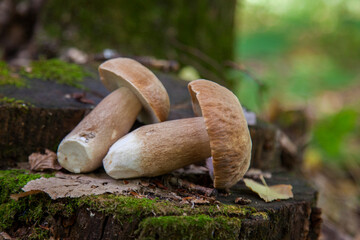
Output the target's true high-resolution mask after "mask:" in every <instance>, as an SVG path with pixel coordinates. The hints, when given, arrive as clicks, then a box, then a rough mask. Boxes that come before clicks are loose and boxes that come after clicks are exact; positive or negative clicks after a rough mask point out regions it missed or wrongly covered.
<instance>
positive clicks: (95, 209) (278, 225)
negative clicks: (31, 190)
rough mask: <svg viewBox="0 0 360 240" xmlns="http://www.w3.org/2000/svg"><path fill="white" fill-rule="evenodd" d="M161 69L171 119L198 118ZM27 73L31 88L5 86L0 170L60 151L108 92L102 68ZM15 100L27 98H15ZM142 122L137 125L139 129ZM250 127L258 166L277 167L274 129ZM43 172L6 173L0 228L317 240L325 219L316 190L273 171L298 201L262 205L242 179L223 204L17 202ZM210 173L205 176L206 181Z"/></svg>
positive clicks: (183, 86)
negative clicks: (67, 81) (64, 80)
mask: <svg viewBox="0 0 360 240" xmlns="http://www.w3.org/2000/svg"><path fill="white" fill-rule="evenodd" d="M94 72H95V71H94ZM156 74H157V76H158V77H159V78H160V80H161V81H162V82H163V84H164V86H165V88H166V89H167V90H168V92H169V95H170V101H171V112H170V119H177V118H185V117H192V116H193V112H192V108H191V103H190V96H189V94H188V90H187V82H184V81H182V80H179V79H177V78H176V77H174V76H172V75H171V74H163V73H160V72H157V73H156ZM23 77H24V78H25V79H26V80H27V83H28V85H27V87H23V88H19V87H16V86H13V85H9V84H7V85H3V86H2V87H1V88H0V97H1V98H2V99H3V97H4V96H6V97H7V100H6V101H3V102H2V103H1V104H0V105H1V106H0V130H1V131H0V168H3V169H7V168H9V167H11V166H16V165H17V163H18V162H24V161H27V157H28V155H29V154H31V153H32V152H34V151H38V150H42V149H44V148H49V149H52V150H56V148H57V145H58V144H59V142H60V140H61V139H62V138H63V137H64V136H65V135H66V134H67V133H68V132H70V131H71V130H72V128H73V127H74V126H75V125H76V124H77V123H78V122H79V121H80V120H81V119H82V118H83V117H84V116H85V115H86V114H87V113H88V112H89V111H91V109H92V108H93V107H94V106H95V105H96V104H97V103H98V102H99V101H100V100H101V99H102V98H103V97H104V96H106V95H107V94H108V92H107V91H106V89H105V88H104V87H103V86H102V84H101V83H100V81H99V80H98V77H97V76H96V73H94V75H93V76H92V77H85V78H84V81H83V82H82V83H81V86H68V85H63V84H59V83H58V82H57V81H56V79H51V78H50V79H49V80H50V81H44V79H42V78H41V77H40V78H36V77H35V78H34V76H26V74H25V75H23ZM0 80H1V79H0ZM51 80H55V81H51ZM79 87H80V88H79ZM10 98H15V99H21V100H24V101H23V102H22V101H17V100H10V101H9V99H10ZM3 100H4V99H3ZM139 125H140V123H136V124H135V125H134V128H136V127H137V126H139ZM250 132H251V136H252V140H253V154H252V155H253V158H252V166H255V167H261V168H264V169H265V168H269V167H270V168H276V167H279V166H280V165H281V162H280V159H279V156H280V151H281V149H279V144H278V142H277V139H276V129H275V128H274V127H272V126H270V125H268V124H265V123H259V124H257V125H255V126H250ZM39 177H40V175H39V174H29V173H27V172H24V171H20V172H19V171H6V170H0V196H1V198H0V199H1V202H0V216H2V218H1V220H0V231H6V232H7V233H9V234H10V235H11V236H14V237H19V238H23V239H29V238H33V239H47V238H49V237H50V236H53V237H55V238H62V239H66V238H68V239H136V238H138V239H146V238H147V239H163V238H169V239H186V238H188V239H264V238H266V239H316V238H317V237H318V234H319V226H320V222H321V219H320V211H319V209H317V208H316V200H317V198H316V191H315V190H314V189H312V188H311V187H309V186H308V185H307V184H306V183H305V182H304V181H302V180H300V179H298V178H296V177H293V176H290V175H288V174H285V173H281V174H275V175H274V177H273V178H271V179H269V180H268V184H269V185H272V184H280V183H281V184H291V185H292V186H293V190H294V198H293V199H290V200H286V201H279V202H272V203H265V202H263V201H262V200H261V199H259V197H257V195H255V194H254V193H252V192H251V191H250V190H248V189H247V188H246V187H245V186H244V184H243V183H242V182H239V183H238V184H237V185H236V186H234V187H233V188H232V189H231V191H232V194H231V195H230V196H226V197H225V196H223V195H221V194H218V195H217V196H216V201H219V202H212V203H209V204H206V205H197V204H194V206H191V205H189V204H185V205H182V204H179V203H176V202H172V201H169V200H168V199H166V198H157V199H149V198H153V197H151V196H150V197H148V198H141V199H138V198H136V195H135V196H129V195H127V196H116V195H114V194H105V195H100V196H86V197H81V198H75V199H74V198H63V199H57V200H51V199H50V198H49V197H48V196H47V195H46V194H37V195H32V196H27V197H24V198H21V199H20V200H18V201H15V200H12V199H10V197H9V196H10V194H14V193H18V192H19V191H20V189H21V187H22V186H23V185H25V184H26V182H27V181H29V180H31V179H35V178H39ZM48 177H49V176H48ZM204 178H205V179H207V181H205V182H202V180H204ZM154 179H155V180H156V181H160V182H161V181H163V180H164V179H163V178H162V177H159V178H154ZM201 179H202V180H201ZM191 181H192V182H194V183H195V184H205V186H207V187H211V183H210V182H211V180H209V179H208V177H207V176H203V175H202V176H200V175H194V176H192V178H191ZM163 184H165V183H163ZM194 194H195V193H194ZM239 196H241V197H244V198H247V199H250V200H251V201H252V202H251V203H250V204H248V205H246V206H239V205H236V204H235V203H234V201H235V198H237V197H239Z"/></svg>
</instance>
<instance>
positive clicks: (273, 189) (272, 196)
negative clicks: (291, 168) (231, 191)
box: [244, 178, 293, 202]
mask: <svg viewBox="0 0 360 240" xmlns="http://www.w3.org/2000/svg"><path fill="white" fill-rule="evenodd" d="M264 181H265V180H264ZM244 182H245V185H246V186H247V187H248V188H250V189H251V190H252V191H253V192H256V193H257V194H258V195H259V196H260V197H261V198H262V199H264V200H265V202H271V201H274V200H278V199H289V198H292V197H293V193H292V191H291V189H292V186H291V185H286V184H279V185H274V186H270V187H269V186H267V185H265V184H266V183H265V184H264V185H262V184H260V183H257V182H255V181H254V180H252V179H248V178H244Z"/></svg>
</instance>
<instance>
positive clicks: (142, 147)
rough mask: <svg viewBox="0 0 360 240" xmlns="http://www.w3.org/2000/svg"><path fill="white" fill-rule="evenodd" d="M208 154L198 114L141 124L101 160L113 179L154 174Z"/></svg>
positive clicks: (206, 139) (204, 134)
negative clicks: (190, 116)
mask: <svg viewBox="0 0 360 240" xmlns="http://www.w3.org/2000/svg"><path fill="white" fill-rule="evenodd" d="M210 156H211V150H210V143H209V137H208V134H207V131H206V128H205V123H204V119H203V118H202V117H196V118H187V119H180V120H173V121H168V122H162V123H157V124H151V125H146V126H142V127H140V128H138V129H136V130H135V131H133V132H131V133H129V134H127V135H126V136H124V137H122V138H121V139H119V140H118V141H117V142H116V143H115V144H114V145H113V146H112V147H111V148H110V149H109V152H108V154H107V155H106V157H105V158H104V160H103V164H104V168H105V171H106V173H107V174H108V175H110V176H111V177H113V178H115V179H121V178H136V177H143V176H148V177H151V176H158V175H161V174H164V173H167V172H170V171H172V170H175V169H178V168H181V167H184V166H186V165H189V164H191V163H194V162H198V161H201V160H204V159H206V158H208V157H210Z"/></svg>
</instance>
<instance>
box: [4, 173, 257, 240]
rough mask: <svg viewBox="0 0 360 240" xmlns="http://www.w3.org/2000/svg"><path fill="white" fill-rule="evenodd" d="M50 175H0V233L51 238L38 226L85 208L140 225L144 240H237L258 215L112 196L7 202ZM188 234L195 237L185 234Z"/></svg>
mask: <svg viewBox="0 0 360 240" xmlns="http://www.w3.org/2000/svg"><path fill="white" fill-rule="evenodd" d="M51 176H52V175H50V174H30V173H29V172H28V171H26V170H2V171H0V216H2V218H0V230H1V231H2V230H7V229H9V228H12V227H15V228H16V226H19V225H21V226H31V227H32V229H33V232H32V235H33V239H41V238H42V237H41V236H47V235H46V234H49V233H48V232H47V231H45V230H44V231H43V229H41V227H40V226H41V223H42V222H44V221H45V220H46V219H47V218H52V217H54V216H64V217H71V216H74V214H76V212H77V211H78V210H79V209H80V208H86V209H88V210H90V211H96V212H101V213H103V214H105V215H108V216H114V217H115V218H116V219H117V221H119V222H120V223H121V222H131V223H132V224H138V223H139V221H141V220H142V221H141V224H140V226H139V230H138V233H137V234H139V235H140V236H141V237H142V238H145V236H150V237H151V236H156V234H162V235H164V234H165V235H164V236H166V233H167V232H172V234H175V232H176V233H178V234H180V233H183V236H190V237H189V239H201V237H204V236H205V237H206V238H213V239H220V238H222V239H231V238H235V236H237V234H238V231H239V229H240V222H241V219H244V218H247V217H249V216H251V215H254V214H256V210H255V209H253V208H249V207H240V206H237V205H230V206H229V205H222V204H219V205H218V206H217V205H215V206H212V205H209V206H195V207H191V206H190V205H180V204H179V203H174V202H169V201H163V200H159V199H157V200H150V199H146V198H143V199H137V198H134V197H132V196H116V195H113V194H103V195H99V196H84V197H80V198H66V199H58V200H51V199H50V197H49V196H48V195H47V194H45V193H43V194H36V195H31V196H27V197H23V198H20V199H19V200H18V201H14V200H12V199H10V195H11V194H14V193H19V192H20V191H21V188H22V187H23V186H24V185H25V184H26V183H27V182H28V181H30V180H34V179H37V178H40V177H51ZM260 214H261V213H260ZM155 216H156V217H155ZM152 226H157V227H156V228H153V227H152ZM204 226H205V227H204ZM191 229H192V230H191ZM187 231H191V232H192V233H193V234H195V235H188V234H187V233H188V232H187ZM174 236H176V235H174ZM179 236H180V235H179ZM199 237H200V238H199ZM45 238H46V237H45Z"/></svg>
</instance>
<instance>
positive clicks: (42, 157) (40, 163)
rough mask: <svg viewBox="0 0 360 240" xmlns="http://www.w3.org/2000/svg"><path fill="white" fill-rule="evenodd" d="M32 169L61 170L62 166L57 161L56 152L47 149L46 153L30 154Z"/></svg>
mask: <svg viewBox="0 0 360 240" xmlns="http://www.w3.org/2000/svg"><path fill="white" fill-rule="evenodd" d="M29 163H30V169H31V170H33V171H44V170H60V169H61V168H62V167H61V166H60V164H59V163H58V161H57V156H56V153H54V152H53V151H50V150H49V149H45V153H44V154H41V153H32V154H31V155H30V156H29Z"/></svg>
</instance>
